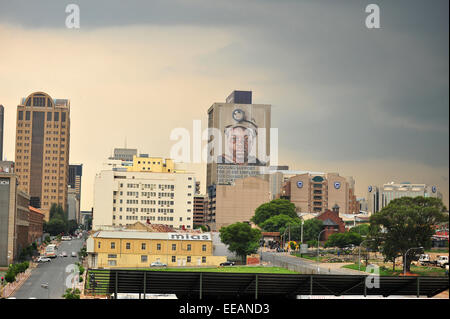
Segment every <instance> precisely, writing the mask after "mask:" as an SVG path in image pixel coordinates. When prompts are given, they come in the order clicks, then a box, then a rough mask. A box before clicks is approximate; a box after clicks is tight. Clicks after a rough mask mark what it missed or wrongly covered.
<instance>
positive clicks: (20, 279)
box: [0, 262, 36, 298]
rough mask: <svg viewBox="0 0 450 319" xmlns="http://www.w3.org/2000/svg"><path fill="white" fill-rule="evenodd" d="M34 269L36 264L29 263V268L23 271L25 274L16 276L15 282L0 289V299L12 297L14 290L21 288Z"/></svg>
mask: <svg viewBox="0 0 450 319" xmlns="http://www.w3.org/2000/svg"><path fill="white" fill-rule="evenodd" d="M35 268H36V264H34V263H32V262H30V267H29V268H28V269H27V270H25V272H23V273H20V274H18V275H17V277H16V281H14V282H11V283H8V284H7V285H6V286H3V287H1V288H0V298H9V297H12V296H13V295H14V293H15V292H16V290H17V289H19V288H20V287H22V285H23V284H24V283H25V282H26V281H27V279H28V278H29V277H30V276H31V273H32V271H33V269H35Z"/></svg>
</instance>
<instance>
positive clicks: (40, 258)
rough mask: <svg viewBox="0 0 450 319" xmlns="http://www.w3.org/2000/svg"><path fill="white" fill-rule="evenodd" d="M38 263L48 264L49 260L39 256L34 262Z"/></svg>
mask: <svg viewBox="0 0 450 319" xmlns="http://www.w3.org/2000/svg"><path fill="white" fill-rule="evenodd" d="M36 261H37V262H38V263H45V262H49V261H51V259H50V258H48V257H45V256H39V257H38V259H37V260H36Z"/></svg>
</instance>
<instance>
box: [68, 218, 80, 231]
mask: <svg viewBox="0 0 450 319" xmlns="http://www.w3.org/2000/svg"><path fill="white" fill-rule="evenodd" d="M77 228H78V224H77V221H76V220H75V219H71V220H69V222H68V223H67V232H68V233H69V234H73V233H74V232H75V231H76V230H77Z"/></svg>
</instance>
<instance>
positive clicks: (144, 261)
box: [141, 255, 147, 263]
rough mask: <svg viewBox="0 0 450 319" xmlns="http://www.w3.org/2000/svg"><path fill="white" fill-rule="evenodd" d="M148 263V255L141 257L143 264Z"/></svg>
mask: <svg viewBox="0 0 450 319" xmlns="http://www.w3.org/2000/svg"><path fill="white" fill-rule="evenodd" d="M146 262H147V255H141V263H146Z"/></svg>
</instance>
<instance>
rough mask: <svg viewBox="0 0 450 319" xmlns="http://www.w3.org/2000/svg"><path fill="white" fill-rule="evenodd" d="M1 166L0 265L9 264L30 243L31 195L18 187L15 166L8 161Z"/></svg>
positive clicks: (1, 163)
mask: <svg viewBox="0 0 450 319" xmlns="http://www.w3.org/2000/svg"><path fill="white" fill-rule="evenodd" d="M0 166H1V167H2V171H1V172H0V266H7V265H9V264H10V263H12V262H13V261H15V260H17V257H18V256H19V254H20V252H21V250H22V249H24V248H26V247H27V246H28V245H29V242H28V227H29V208H28V207H29V202H30V197H29V196H28V194H26V193H25V192H23V191H21V190H20V189H19V188H18V184H19V181H18V177H17V175H16V174H15V173H14V168H13V166H11V164H9V163H8V162H0Z"/></svg>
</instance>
